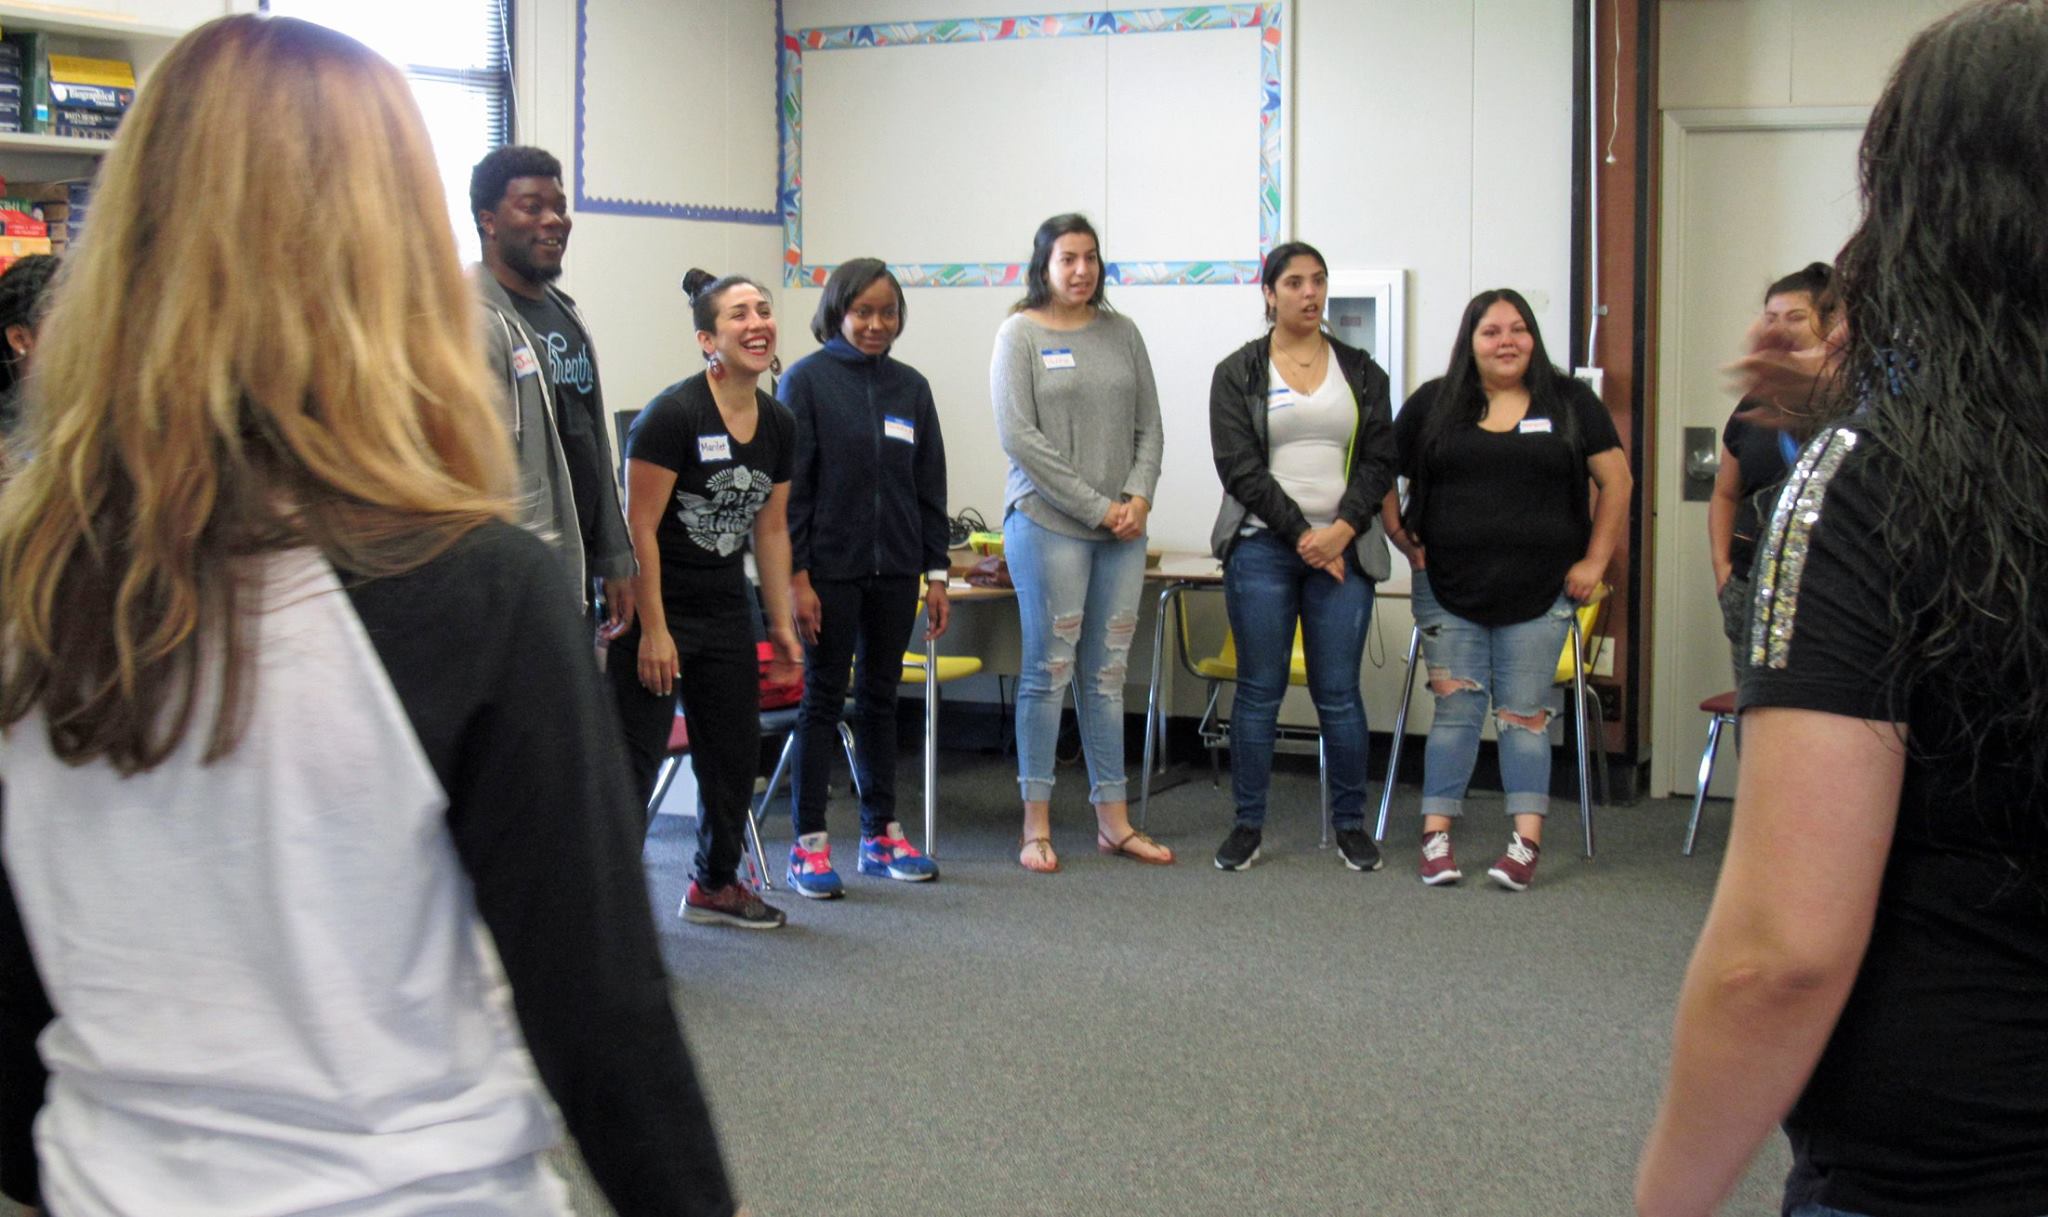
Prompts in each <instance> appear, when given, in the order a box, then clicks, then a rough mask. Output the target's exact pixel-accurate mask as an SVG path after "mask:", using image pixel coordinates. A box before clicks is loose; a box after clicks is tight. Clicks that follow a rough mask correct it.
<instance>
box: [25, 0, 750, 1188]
mask: <svg viewBox="0 0 2048 1217" xmlns="http://www.w3.org/2000/svg"><path fill="white" fill-rule="evenodd" d="M167 182H174V183H177V185H178V189H179V192H180V195H181V197H182V198H183V200H184V203H185V205H184V206H182V207H180V208H177V209H171V208H168V207H166V206H164V204H163V198H162V189H163V184H164V183H167ZM446 214H447V210H446V207H445V204H444V201H443V198H442V194H441V188H440V185H439V183H438V178H437V175H436V172H435V168H434V162H433V159H432V156H431V153H430V151H429V148H428V143H427V137H426V134H425V131H424V129H423V127H422V125H421V121H420V117H419V114H418V111H417V110H416V109H415V107H414V105H413V102H412V100H411V97H410V95H409V93H408V91H407V88H406V85H405V82H404V80H403V79H402V78H401V77H400V75H399V74H398V72H397V71H396V70H395V69H393V68H392V67H391V66H390V65H389V64H387V63H385V62H384V61H382V60H380V59H378V58H377V57H376V56H374V55H372V54H371V53H370V52H369V51H368V50H366V49H365V48H364V47H362V46H361V45H360V44H359V43H356V42H354V41H351V40H349V39H347V38H345V37H343V36H341V35H339V34H335V33H333V32H331V31H328V30H324V29H322V28H320V27H318V26H314V25H309V24H306V23H304V22H298V21H292V20H288V19H269V18H262V17H254V16H240V17H229V18H225V19H222V20H219V21H215V22H213V23H211V24H208V25H206V26H203V27H201V28H200V29H199V30H197V31H195V32H193V33H192V34H190V35H188V36H187V37H186V38H184V39H183V40H182V41H180V42H179V43H178V44H177V45H176V46H175V47H174V48H173V49H172V50H171V51H170V53H169V54H168V55H166V56H165V58H164V59H163V61H162V62H161V64H160V65H159V66H158V68H157V70H156V72H155V73H154V74H153V75H152V77H151V79H150V82H149V86H148V87H147V88H146V89H144V90H143V91H142V93H141V95H140V97H139V99H138V101H137V103H136V106H135V108H134V109H133V110H132V111H131V112H130V114H129V115H128V118H127V120H126V121H125V122H124V124H123V126H122V130H121V139H120V141H119V143H117V144H116V145H115V147H114V149H113V150H112V152H111V153H110V155H109V156H108V158H107V161H106V164H105V166H104V168H103V170H102V174H101V185H100V188H99V192H98V195H97V198H96V203H95V213H94V223H93V234H92V239H91V240H90V241H89V242H86V243H85V245H84V248H83V250H82V251H81V253H80V254H79V255H77V257H78V258H79V259H81V260H80V261H78V262H77V263H76V264H74V265H71V266H68V267H67V268H66V270H65V273H64V277H63V278H62V279H60V281H59V285H58V303H57V305H56V314H55V317H54V318H53V324H52V327H51V337H50V339H49V341H48V343H47V344H46V345H45V346H44V347H43V348H42V349H41V350H39V352H38V360H37V365H38V366H37V379H38V385H37V393H38V397H39V400H38V402H37V404H36V408H35V409H34V410H33V411H32V413H31V416H30V419H29V422H28V426H29V427H30V428H31V433H32V445H31V446H32V449H33V451H34V452H35V453H36V454H37V455H36V456H35V457H34V458H33V459H31V460H30V461H29V462H28V463H27V464H26V465H25V466H24V467H23V468H22V469H21V470H20V472H19V473H18V474H17V475H16V476H15V477H14V478H13V480H12V481H11V483H10V484H9V485H8V486H7V487H6V489H5V491H4V493H0V586H4V589H5V599H4V602H0V725H4V728H5V740H4V744H0V777H4V779H5V782H6V804H5V809H4V819H0V857H4V861H5V866H6V870H5V879H6V880H7V881H8V882H7V883H5V884H0V1185H4V1190H5V1191H6V1192H7V1194H9V1195H10V1196H13V1197H14V1198H15V1199H17V1200H20V1201H22V1202H24V1203H29V1204H36V1203H39V1202H42V1201H47V1203H48V1205H49V1206H50V1208H51V1209H52V1210H53V1211H54V1212H57V1213H60V1214H63V1217H92V1215H95V1214H135V1213H164V1212H182V1213H230V1212H235V1213H255V1212H262V1213H278V1214H282V1213H310V1212H321V1213H342V1212H347V1213H363V1214H369V1213H376V1214H394V1215H395V1214H423V1213H428V1212H435V1213H442V1212H463V1213H475V1214H492V1213H500V1214H522V1215H524V1214H539V1213H556V1214H560V1213H565V1212H566V1211H567V1209H566V1199H565V1195H564V1192H563V1189H562V1188H561V1185H560V1184H559V1182H558V1181H557V1180H555V1179H554V1178H553V1177H552V1176H551V1175H550V1173H549V1172H548V1170H547V1168H546V1167H545V1165H544V1163H543V1154H544V1151H546V1150H547V1149H548V1147H549V1146H550V1145H552V1144H553V1143H554V1142H555V1140H556V1131H555V1129H554V1126H553V1121H552V1118H551V1117H550V1115H549V1111H548V1104H547V1102H546V1100H545V1099H544V1097H543V1094H542V1087H541V1085H540V1084H537V1080H536V1079H535V1077H534V1068H533V1066H538V1073H539V1078H538V1083H544V1084H545V1086H546V1089H547V1091H548V1093H549V1094H551V1095H552V1097H553V1099H554V1101H555V1103H556V1104H557V1105H558V1106H559V1109H560V1111H561V1112H562V1114H563V1116H564V1118H565V1120H566V1122H567V1124H568V1127H569V1130H570V1131H571V1132H573V1133H574V1134H576V1136H577V1138H578V1139H579V1140H580V1142H581V1143H582V1147H583V1150H584V1154H585V1156H586V1158H587V1159H588V1160H589V1161H590V1164H591V1167H592V1170H593V1173H594V1174H595V1175H596V1177H597V1180H598V1182H599V1184H600V1185H601V1186H602V1187H603V1189H604V1190H605V1192H606V1193H607V1194H608V1195H609V1197H610V1198H611V1200H612V1202H613V1204H614V1205H615V1207H616V1208H617V1210H618V1211H619V1212H620V1213H621V1214H645V1213H663V1214H667V1213H677V1214H681V1213H689V1214H717V1215H723V1214H728V1213H730V1212H732V1209H733V1201H732V1197H731V1194H730V1189H729V1188H728V1186H727V1183H726V1179H725V1175H724V1168H723V1166H722V1164H721V1162H720V1158H719V1152H718V1146H717V1142H716V1139H715V1137H714V1136H713V1134H712V1131H711V1126H710V1122H709V1116H708V1112H707V1110H706V1107H705V1104H704V1100H703V1097H702V1094H701V1092H700V1090H699V1088H698V1086H697V1082H696V1079H695V1075H694V1073H693V1071H692V1068H691V1065H690V1062H689V1058H688V1056H687V1053H686V1052H685V1050H684V1047H683V1044H682V1041H681V1038H680V1036H679V1035H678V1033H677V1030H676V1024H675V1022H674V1016H673V1013H672V1011H671V1009H670V1006H669V1001H668V992H667V985H666V981H665V978H664V976H663V972H662V966H661V961H660V957H659V955H658V954H657V951H656V946H655V941H654V933H653V922H652V917H651V914H650V912H649V908H648V904H647V899H646V894H645V889H644V887H643V886H642V881H641V878H640V863H639V838H640V814H639V811H638V808H637V807H636V806H635V805H634V803H633V799H632V794H631V792H630V791H629V790H627V789H626V783H625V781H624V775H623V774H622V773H621V772H620V766H619V765H618V763H617V759H616V758H617V754H618V748H619V743H618V739H617V734H616V730H615V728H614V727H613V725H612V719H611V712H610V710H609V709H608V708H607V707H606V706H605V705H604V704H603V701H602V699H601V697H600V694H599V688H598V685H597V680H596V676H595V673H593V672H592V671H591V670H590V665H589V662H588V654H587V652H586V651H585V650H584V648H586V647H587V646H588V645H589V642H588V636H587V635H586V634H585V633H584V632H583V631H582V630H581V629H580V628H579V623H578V622H577V620H576V617H575V612H574V608H573V606H571V605H567V604H565V603H564V602H563V600H562V597H561V596H560V595H558V594H557V593H556V588H557V584H558V581H557V580H556V579H555V578H553V577H552V573H551V571H552V559H551V558H550V557H549V555H548V553H547V551H546V550H545V548H544V547H543V546H542V544H541V542H539V541H538V540H536V539H535V538H533V537H530V536H528V535H527V534H525V533H524V532H522V531H520V530H519V529H517V528H515V527H513V526H512V525H510V524H508V523H506V522H505V520H506V516H507V504H506V501H505V500H504V499H503V498H502V497H501V491H502V489H503V488H504V487H505V486H507V485H508V476H509V469H508V465H509V450H508V446H507V443H506V439H505V436H504V435H503V433H502V431H501V429H500V428H499V426H498V424H497V422H496V420H495V418H494V416H493V413H492V408H491V405H490V403H489V401H488V399H487V398H486V396H485V392H486V390H485V385H484V382H483V380H482V378H481V373H480V371H479V369H480V368H481V366H482V364H481V360H480V357H479V354H478V349H477V342H476V314H475V306H474V303H473V301H472V298H471V294H470V292H469V290H468V288H467V286H466V284H465V283H464V282H463V279H462V276H461V273H460V271H459V269H458V267H457V264H456V257H455V249H454V244H453V240H452V238H451V235H450V232H449V229H448V226H447V224H446V222H445V221H443V220H442V219H441V218H440V217H442V216H445V215H446ZM393 215H400V216H404V217H406V222H405V223H401V224H394V223H392V222H391V217H392V216H393ZM195 217H197V218H195ZM487 936H488V938H487ZM493 948H494V949H493ZM501 973H502V976H503V977H504V978H505V979H507V980H509V982H510V999H511V1000H510V1003H509V1005H508V1003H506V1002H505V1001H504V1000H503V999H502V995H501V993H500V992H499V990H500V982H499V981H498V980H497V979H496V978H497V977H499V976H500V975H501ZM53 1008H54V1014H53V1012H52V1011H53ZM515 1018H516V1020H517V1021H516V1023H515V1021H514V1019H515ZM38 1037H40V1039H39V1040H38ZM529 1051H530V1054H531V1055H530V1059H531V1064H529ZM31 1121H33V1142H31V1139H30V1138H31V1134H30V1126H31Z"/></svg>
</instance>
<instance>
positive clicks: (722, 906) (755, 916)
mask: <svg viewBox="0 0 2048 1217" xmlns="http://www.w3.org/2000/svg"><path fill="white" fill-rule="evenodd" d="M683 920H684V921H691V922H695V923H696V924H698V925H731V926H738V927H739V928H740V929H743V930H772V929H776V928H778V927H780V926H781V925H782V923H783V922H784V921H785V920H787V919H786V918H785V917H783V915H782V910H781V909H778V908H776V907H774V906H773V905H770V904H768V903H767V902H765V901H763V900H762V899H761V898H760V897H759V896H757V895H755V894H754V889H753V888H751V887H748V886H747V885H746V884H744V883H740V882H738V881H734V882H732V883H728V884H726V885H725V886H724V887H716V888H712V889H711V890H710V891H706V890H704V888H703V887H701V886H700V885H698V884H696V883H694V882H693V883H691V884H690V890H689V892H688V894H686V895H685V896H684V897H683Z"/></svg>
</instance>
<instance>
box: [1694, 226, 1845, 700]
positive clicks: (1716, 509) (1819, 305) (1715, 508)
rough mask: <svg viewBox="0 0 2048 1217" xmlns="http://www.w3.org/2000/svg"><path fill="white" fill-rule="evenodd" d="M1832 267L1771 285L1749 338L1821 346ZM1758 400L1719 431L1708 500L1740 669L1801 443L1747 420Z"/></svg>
mask: <svg viewBox="0 0 2048 1217" xmlns="http://www.w3.org/2000/svg"><path fill="white" fill-rule="evenodd" d="M1832 276H1833V268H1831V267H1830V266H1828V264H1827V263H1825V262H1814V263H1811V264H1809V265H1807V266H1805V267H1804V268H1802V269H1800V270H1796V271H1793V272H1792V273H1791V274H1789V275H1786V276H1785V277H1784V278H1782V279H1780V280H1778V281H1777V282H1775V283H1773V284H1771V286H1770V288H1769V289H1768V290H1767V291H1765V293H1764V311H1763V314H1762V315H1761V316H1760V317H1759V318H1758V319H1757V324H1756V326H1754V327H1752V332H1751V341H1752V342H1753V343H1757V344H1767V345H1770V346H1772V347H1775V348H1779V349H1784V350H1805V349H1808V348H1811V347H1816V346H1819V345H1820V343H1821V340H1822V339H1823V338H1824V337H1825V336H1826V334H1827V331H1828V326H1829V322H1830V320H1831V318H1830V317H1829V316H1828V314H1827V312H1826V311H1825V310H1826V307H1827V305H1828V304H1829V303H1830V302H1832V300H1833V295H1832V293H1830V292H1829V291H1828V281H1829V279H1830V278H1831V277H1832ZM1757 408H1758V403H1757V402H1756V401H1755V400H1754V399H1750V398H1745V399H1744V400H1743V401H1742V402H1740V403H1738V404H1737V405H1736V407H1735V410H1734V412H1733V413H1732V414H1730V415H1729V418H1728V422H1727V424H1726V426H1725V427H1724V428H1723V429H1722V432H1721V466H1720V469H1719V470H1718V471H1717V472H1716V473H1715V475H1714V497H1713V498H1712V499H1711V500H1710V501H1709V502H1708V503H1707V547H1708V552H1709V554H1710V556H1711V557H1712V559H1713V563H1714V593H1715V595H1717V596H1718V597H1720V604H1721V629H1722V631H1723V632H1724V633H1726V634H1727V636H1728V645H1729V647H1730V648H1731V649H1732V652H1733V659H1734V666H1735V669H1736V671H1737V672H1738V673H1739V672H1740V671H1741V669H1742V668H1743V667H1744V665H1745V657H1744V651H1745V650H1746V649H1747V647H1748V638H1747V634H1748V626H1749V605H1750V599H1751V587H1750V579H1749V568H1750V562H1751V560H1752V559H1754V558H1755V556H1756V546H1757V539H1758V538H1759V537H1760V536H1761V535H1762V533H1763V518H1764V515H1765V514H1766V513H1767V512H1768V511H1769V510H1770V505H1771V503H1772V502H1773V501H1774V500H1775V499H1776V497H1777V494H1776V492H1777V488H1778V487H1779V485H1781V484H1782V483H1783V482H1784V480H1785V474H1786V472H1787V471H1788V470H1790V468H1791V465H1792V460H1793V458H1795V457H1796V456H1798V454H1799V441H1798V439H1797V438H1795V437H1794V436H1793V434H1792V433H1791V432H1789V431H1786V430H1784V429H1782V428H1778V427H1770V426H1765V425H1763V424H1761V423H1759V422H1756V421H1753V420H1752V419H1751V418H1750V417H1749V415H1750V413H1751V412H1752V411H1754V410H1756V409H1757Z"/></svg>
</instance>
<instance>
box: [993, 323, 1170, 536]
mask: <svg viewBox="0 0 2048 1217" xmlns="http://www.w3.org/2000/svg"><path fill="white" fill-rule="evenodd" d="M989 396H990V397H991V398H992V399H993V400H994V402H995V409H996V430H997V432H998V434H999V435H1000V436H1001V438H1002V443H1003V451H1004V452H1005V453H1006V454H1007V455H1008V456H1009V458H1010V476H1009V482H1008V485H1007V486H1006V487H1005V489H1004V493H1003V510H1004V511H1005V512H1008V511H1009V510H1010V509H1011V508H1013V507H1014V508H1016V509H1017V510H1018V511H1021V512H1023V513H1024V514H1025V516H1026V517H1028V518H1029V519H1030V520H1031V521H1032V522H1033V523H1035V524H1038V525H1040V526H1042V527H1044V528H1048V529H1051V530H1052V531H1054V532H1058V533H1064V534H1066V535H1067V536H1070V537H1086V538H1094V539H1107V538H1108V537H1110V536H1111V533H1110V532H1109V530H1108V529H1105V528H1102V527H1100V523H1101V520H1102V517H1103V516H1104V515H1105V514H1107V513H1108V511H1109V509H1110V507H1111V505H1113V504H1115V503H1116V502H1118V501H1119V500H1121V499H1123V498H1125V497H1126V496H1129V495H1140V496H1143V498H1144V499H1145V501H1146V502H1148V503H1149V502H1152V501H1153V491H1154V490H1155V489H1156V488H1157V486H1158V484H1159V461H1160V455H1161V453H1162V451H1163V450H1164V447H1165V437H1164V435H1163V434H1162V433H1161V431H1160V426H1159V390H1158V388H1157V387H1156V386H1155V385H1154V384H1153V381H1152V359H1151V356H1149V355H1148V354H1146V352H1145V340H1144V338H1142V337H1141V336H1139V334H1138V327H1137V326H1136V325H1135V324H1133V323H1132V322H1131V320H1130V318H1128V317H1124V316H1122V315H1120V314H1117V313H1112V312H1107V311H1100V310H1098V311H1097V312H1096V314H1095V319H1094V320H1093V321H1090V322H1089V323H1088V324H1087V325H1084V326H1082V327H1081V328H1080V329H1078V330H1053V329H1047V328H1046V327H1044V326H1042V325H1039V324H1038V323H1037V322H1035V321H1032V320H1031V319H1030V318H1028V317H1026V316H1024V315H1023V314H1022V313H1018V314H1015V315H1013V316H1012V317H1010V319H1009V320H1007V321H1005V322H1003V325H1002V328H1001V329H999V330H997V331H996V349H995V357H994V359H993V360H992V361H991V362H990V365H989Z"/></svg>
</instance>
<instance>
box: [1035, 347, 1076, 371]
mask: <svg viewBox="0 0 2048 1217" xmlns="http://www.w3.org/2000/svg"><path fill="white" fill-rule="evenodd" d="M1038 357H1039V359H1041V360H1043V361H1044V362H1045V370H1046V371H1048V372H1056V371H1058V370H1060V369H1061V368H1071V367H1073V366H1074V351H1073V348H1071V347H1042V348H1040V349H1039V352H1038Z"/></svg>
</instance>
